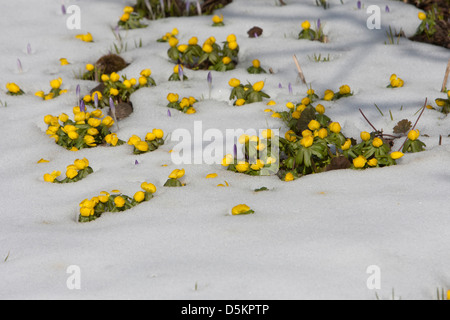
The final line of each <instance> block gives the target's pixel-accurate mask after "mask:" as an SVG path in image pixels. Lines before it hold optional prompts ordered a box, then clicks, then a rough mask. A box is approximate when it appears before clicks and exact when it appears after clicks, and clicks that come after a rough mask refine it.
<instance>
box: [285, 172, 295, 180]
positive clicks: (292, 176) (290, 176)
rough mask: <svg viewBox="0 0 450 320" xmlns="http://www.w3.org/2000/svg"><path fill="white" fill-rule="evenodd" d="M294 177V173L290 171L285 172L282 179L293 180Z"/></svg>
mask: <svg viewBox="0 0 450 320" xmlns="http://www.w3.org/2000/svg"><path fill="white" fill-rule="evenodd" d="M294 179H295V177H294V175H293V174H292V173H291V172H288V173H286V175H285V176H284V181H293V180H294Z"/></svg>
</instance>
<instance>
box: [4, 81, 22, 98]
mask: <svg viewBox="0 0 450 320" xmlns="http://www.w3.org/2000/svg"><path fill="white" fill-rule="evenodd" d="M6 89H7V90H8V92H7V94H9V95H11V96H20V95H22V94H24V93H25V92H23V90H22V89H20V87H19V86H18V85H17V84H15V83H14V82H10V83H7V84H6Z"/></svg>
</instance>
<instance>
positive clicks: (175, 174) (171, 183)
mask: <svg viewBox="0 0 450 320" xmlns="http://www.w3.org/2000/svg"><path fill="white" fill-rule="evenodd" d="M185 173H186V171H185V170H184V169H175V170H173V171H172V172H171V173H170V174H169V179H168V180H167V181H166V183H165V184H164V186H165V187H183V186H185V185H186V184H185V183H182V182H181V181H180V180H179V179H181V178H182V177H184V175H185Z"/></svg>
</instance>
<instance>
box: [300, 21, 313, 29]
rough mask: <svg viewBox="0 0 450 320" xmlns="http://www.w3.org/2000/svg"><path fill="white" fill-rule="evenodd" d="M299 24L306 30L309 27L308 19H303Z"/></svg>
mask: <svg viewBox="0 0 450 320" xmlns="http://www.w3.org/2000/svg"><path fill="white" fill-rule="evenodd" d="M301 26H302V28H303V29H304V30H308V29H309V28H311V23H310V22H309V21H308V20H305V21H303V22H302V24H301Z"/></svg>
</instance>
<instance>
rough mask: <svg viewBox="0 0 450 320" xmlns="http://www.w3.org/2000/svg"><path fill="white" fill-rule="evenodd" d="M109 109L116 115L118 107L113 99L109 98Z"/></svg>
mask: <svg viewBox="0 0 450 320" xmlns="http://www.w3.org/2000/svg"><path fill="white" fill-rule="evenodd" d="M109 107H110V108H111V113H112V114H114V115H115V114H116V106H115V104H114V100H113V98H111V97H109Z"/></svg>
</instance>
